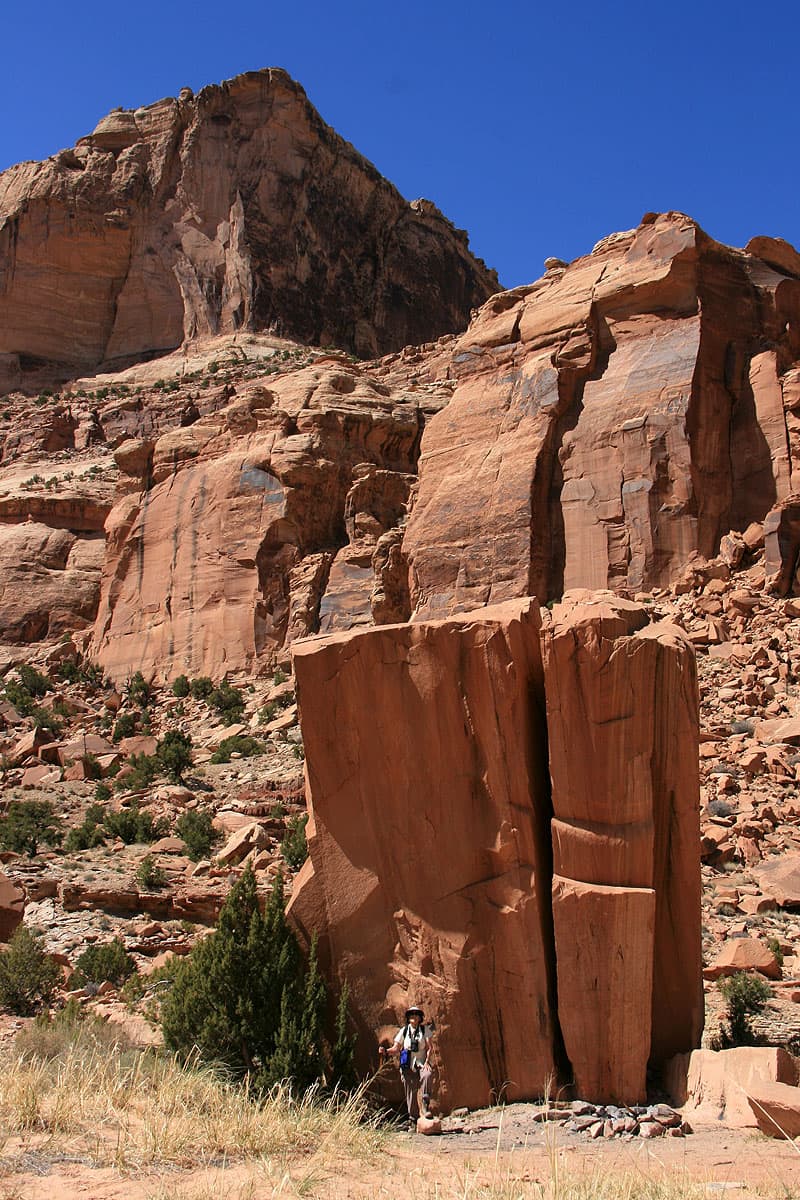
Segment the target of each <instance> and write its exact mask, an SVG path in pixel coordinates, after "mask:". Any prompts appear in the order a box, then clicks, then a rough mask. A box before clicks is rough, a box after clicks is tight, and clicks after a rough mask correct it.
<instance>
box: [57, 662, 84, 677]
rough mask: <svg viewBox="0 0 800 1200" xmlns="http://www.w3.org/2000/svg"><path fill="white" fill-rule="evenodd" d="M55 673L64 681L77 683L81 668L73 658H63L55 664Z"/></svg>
mask: <svg viewBox="0 0 800 1200" xmlns="http://www.w3.org/2000/svg"><path fill="white" fill-rule="evenodd" d="M55 674H56V675H57V676H58V678H59V679H63V680H64V682H65V683H77V682H78V680H79V679H80V677H81V669H80V667H79V666H78V663H77V662H76V660H75V659H74V658H65V659H62V661H61V662H60V663H59V664H58V665H57V666H56V668H55Z"/></svg>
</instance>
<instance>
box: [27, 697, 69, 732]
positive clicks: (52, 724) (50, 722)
mask: <svg viewBox="0 0 800 1200" xmlns="http://www.w3.org/2000/svg"><path fill="white" fill-rule="evenodd" d="M30 716H32V717H33V723H34V725H35V726H36V728H37V729H44V730H45V732H46V733H52V735H53V737H54V738H57V737H60V735H61V731H62V729H63V728H64V722H63V721H61V720H59V718H58V717H57V716H56V714H55V713H54V712H51V711H50V709H49V708H40V707H39V705H38V704H36V705H34V707H33V710H32V712H31V713H30Z"/></svg>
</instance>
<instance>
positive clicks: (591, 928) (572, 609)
mask: <svg viewBox="0 0 800 1200" xmlns="http://www.w3.org/2000/svg"><path fill="white" fill-rule="evenodd" d="M542 643H543V650H544V669H545V694H546V703H547V733H548V746H549V755H550V778H551V781H552V804H553V822H552V833H553V836H552V842H553V872H554V876H553V920H554V925H555V939H556V959H557V980H558V995H559V1016H560V1020H561V1029H562V1032H563V1035H564V1043H565V1048H566V1052H567V1056H568V1057H569V1059H570V1062H571V1063H572V1067H573V1071H574V1076H575V1082H576V1087H577V1091H578V1094H579V1095H580V1096H603V1097H607V1098H610V1099H613V1100H618V1101H622V1102H625V1101H628V1102H630V1101H631V1099H632V1098H633V1097H639V1098H643V1097H644V1095H645V1090H646V1089H645V1072H646V1067H647V1062H648V1059H649V1058H651V1057H652V1058H654V1059H655V1060H656V1061H657V1062H664V1061H666V1060H667V1059H669V1058H671V1057H672V1055H673V1054H676V1053H677V1052H678V1051H679V1050H681V1049H685V1048H686V1047H687V1046H693V1045H696V1044H697V1041H698V1039H699V1036H700V1033H701V1031H702V1027H703V994H702V982H701V977H700V972H701V966H702V962H701V946H700V859H699V855H698V851H697V836H698V825H699V804H698V795H699V778H698V767H697V756H696V754H694V753H690V752H689V748H690V747H693V746H694V745H695V744H696V742H697V737H698V694H697V678H696V672H695V664H694V654H693V652H692V650H691V648H690V646H689V645H688V643H687V641H686V639H685V636H684V635H683V633H682V631H680V630H679V629H677V627H675V626H671V625H667V624H664V623H660V624H655V625H648V624H647V613H646V611H645V609H644V608H642V607H639V606H638V605H634V604H632V603H630V602H626V601H624V600H619V599H616V598H611V597H610V596H606V597H605V598H604V597H602V596H600V597H596V598H591V599H590V598H585V597H583V596H580V595H577V596H569V595H568V596H567V597H566V598H565V602H564V603H563V604H561V605H556V606H555V608H554V610H553V613H552V615H550V614H548V615H547V616H546V619H545V623H544V627H543V631H542ZM623 1068H625V1069H627V1070H628V1071H629V1074H628V1075H625V1074H622V1073H621V1072H622V1070H623Z"/></svg>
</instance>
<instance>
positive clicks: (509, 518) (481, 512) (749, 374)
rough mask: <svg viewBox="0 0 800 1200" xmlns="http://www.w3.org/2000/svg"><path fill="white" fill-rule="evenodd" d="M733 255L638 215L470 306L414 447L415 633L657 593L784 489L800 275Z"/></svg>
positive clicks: (788, 267) (798, 351)
mask: <svg viewBox="0 0 800 1200" xmlns="http://www.w3.org/2000/svg"><path fill="white" fill-rule="evenodd" d="M790 249H791V248H788V250H790ZM748 250H749V253H748V252H744V251H740V250H732V249H730V248H728V247H725V246H721V245H719V244H718V243H716V242H714V241H712V239H711V238H709V237H708V236H707V235H706V234H705V233H704V232H703V231H702V230H701V229H700V228H699V227H698V226H697V225H696V224H695V223H694V222H693V221H691V220H690V219H689V218H688V217H685V216H683V215H681V214H676V213H670V214H666V215H664V216H659V217H655V216H653V215H652V214H651V215H648V216H647V217H646V218H645V220H644V221H643V223H642V225H640V226H639V228H638V229H635V230H631V231H629V232H628V233H624V234H614V235H612V236H611V237H609V238H606V239H604V240H603V241H602V242H600V243H599V244H598V245H597V246H596V247H595V249H594V251H593V252H592V253H591V254H590V255H588V256H586V257H585V258H580V259H577V260H576V261H575V262H574V263H572V264H571V265H570V266H568V267H566V268H563V267H555V268H552V269H550V270H548V272H547V273H546V275H545V276H544V277H543V278H542V279H540V280H538V281H537V282H536V283H534V284H532V285H531V286H530V287H523V288H517V289H516V290H514V291H511V292H504V293H501V294H500V295H498V296H495V297H493V298H492V299H491V300H489V301H488V302H487V304H486V305H484V307H483V308H482V309H481V311H480V313H479V314H478V316H477V318H476V319H475V321H474V322H473V324H472V325H471V326H470V329H469V330H468V331H467V333H466V334H464V335H463V336H462V337H461V338H460V340H459V341H458V343H457V345H456V346H455V348H454V350H453V356H452V362H453V372H454V374H455V376H456V378H457V380H458V386H457V388H456V390H455V393H454V395H453V399H452V401H451V403H450V404H449V405H448V407H447V408H446V409H445V410H444V411H443V412H441V413H440V414H438V416H436V417H435V418H434V419H433V420H432V421H431V422H430V423H429V424H428V426H427V427H426V430H425V436H424V438H423V443H422V456H421V460H420V482H419V496H418V500H417V503H416V505H415V507H414V510H413V512H412V514H411V518H410V520H409V523H408V528H407V531H406V534H405V538H404V541H403V550H404V553H405V555H406V557H407V559H408V561H409V563H410V579H411V596H412V601H413V603H414V605H415V608H416V611H417V612H418V613H419V615H420V616H438V615H443V614H445V613H447V612H453V611H458V610H463V609H466V608H471V607H476V606H478V605H481V604H486V603H492V602H495V601H498V600H502V599H505V598H508V597H511V596H521V595H536V596H538V597H539V599H540V600H542V601H544V600H548V599H552V598H554V597H558V596H560V595H561V594H562V592H563V591H564V590H565V589H567V588H573V587H589V588H607V587H610V588H612V589H614V590H622V589H629V590H631V591H636V590H638V589H641V588H649V587H653V586H661V585H664V584H668V583H670V582H671V581H673V580H674V579H675V578H676V577H677V575H678V574H679V573H680V572H681V571H682V570H683V568H684V567H685V565H686V563H687V561H688V560H689V559H690V557H691V556H692V555H693V554H700V555H702V556H704V557H711V556H712V555H714V554H715V553H716V552H717V549H718V547H719V543H720V539H721V537H722V536H723V535H724V534H726V533H727V532H728V531H729V530H731V529H738V530H743V529H745V528H746V527H747V525H748V524H749V523H750V522H751V521H755V520H758V521H760V520H763V518H764V516H765V515H766V513H767V512H768V511H769V509H770V508H771V506H772V505H773V504H774V503H775V501H776V500H780V499H782V498H783V497H785V496H786V495H787V494H788V492H789V491H790V489H791V488H792V487H793V486H797V484H796V477H797V473H798V467H799V466H800V463H798V459H797V458H796V457H795V456H794V453H795V450H796V446H795V441H794V440H793V438H794V439H795V440H796V439H797V431H795V430H794V424H793V423H792V419H791V418H792V413H793V411H794V408H795V407H797V406H800V388H798V386H797V376H798V372H797V371H796V370H795V371H792V370H790V367H791V364H792V363H793V362H794V361H795V360H796V359H797V358H798V356H800V277H798V271H797V259H798V256H797V255H796V254H795V253H794V252H791V253H788V252H787V247H786V245H785V243H783V244H778V243H774V242H773V241H772V240H771V239H769V238H763V239H755V240H754V241H753V242H752V243H751V244H750V246H749V247H748ZM784 409H786V410H788V415H787V414H786V413H785V412H784ZM790 453H791V454H792V457H791V458H790Z"/></svg>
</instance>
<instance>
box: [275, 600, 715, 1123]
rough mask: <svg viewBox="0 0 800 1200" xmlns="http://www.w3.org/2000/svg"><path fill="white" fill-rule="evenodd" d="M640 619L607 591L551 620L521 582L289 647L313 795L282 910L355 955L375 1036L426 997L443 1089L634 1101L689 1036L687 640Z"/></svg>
mask: <svg viewBox="0 0 800 1200" xmlns="http://www.w3.org/2000/svg"><path fill="white" fill-rule="evenodd" d="M645 621H646V616H645V614H644V612H643V610H641V609H639V608H638V607H637V606H635V605H632V604H627V605H626V604H625V602H620V601H618V600H616V599H615V598H614V597H613V596H611V595H608V596H606V597H604V598H602V599H601V600H600V601H598V602H597V603H596V604H594V605H593V604H590V603H585V604H580V605H577V606H572V607H569V606H564V608H563V609H562V610H561V611H559V612H557V613H556V614H555V615H554V616H553V617H549V616H548V617H547V618H546V621H545V624H544V626H543V627H540V618H539V613H538V607H537V605H536V603H535V601H533V600H531V599H527V600H522V601H510V602H507V603H506V604H504V605H496V606H491V607H489V608H484V609H480V610H475V611H474V612H471V613H469V614H464V615H461V616H458V617H454V618H452V619H449V620H445V621H432V622H417V623H411V624H406V625H391V626H386V627H384V628H382V629H377V630H366V631H363V632H357V633H341V634H334V635H331V636H329V637H325V638H319V639H314V640H311V639H308V640H304V641H300V642H298V643H296V644H295V646H294V648H293V657H294V666H295V673H296V680H297V687H298V695H299V700H300V709H301V720H302V728H303V738H304V742H305V751H306V763H307V780H308V787H307V798H308V804H309V810H310V813H311V819H310V822H309V827H308V842H309V860H308V862H307V863H306V865H305V867H304V868H303V871H302V872H301V875H300V877H299V879H298V882H297V885H296V887H295V891H294V895H293V898H292V904H291V909H290V911H291V914H292V917H293V919H294V921H295V922H296V923H297V924H298V925H299V926H300V928H301V929H303V931H304V932H305V934H306V935H307V936H310V935H311V933H312V932H317V933H318V934H319V935H320V937H321V951H322V954H323V959H324V962H325V963H326V964H327V967H328V970H329V971H330V972H331V973H332V974H334V975H338V977H339V980H340V981H343V980H347V981H348V984H349V987H350V995H351V999H352V1004H353V1011H354V1014H355V1015H356V1017H357V1019H358V1021H359V1025H360V1027H361V1032H362V1035H363V1036H362V1040H361V1052H362V1054H364V1056H365V1059H366V1056H367V1054H368V1051H369V1045H370V1040H371V1039H372V1038H374V1037H375V1035H376V1032H377V1034H378V1036H381V1035H385V1034H387V1033H388V1032H389V1031H390V1030H392V1029H393V1027H396V1025H397V1023H398V1021H399V1020H400V1019H401V1018H402V1014H403V1012H404V1009H405V1007H406V1006H407V1005H408V1004H409V1003H410V1002H412V1001H414V1002H417V1003H421V1004H422V1005H423V1007H424V1008H425V1010H426V1013H428V1014H429V1015H430V1016H433V1017H435V1019H436V1022H437V1035H436V1040H437V1046H438V1057H439V1061H440V1064H441V1073H442V1078H441V1084H440V1095H441V1102H442V1104H443V1106H444V1108H445V1110H446V1109H447V1108H448V1107H449V1106H451V1105H453V1104H467V1105H471V1106H475V1105H482V1104H485V1103H487V1102H488V1101H489V1100H490V1099H491V1098H492V1096H495V1097H496V1096H497V1095H498V1094H499V1092H500V1091H503V1094H504V1095H505V1096H506V1097H507V1098H509V1099H514V1098H525V1097H533V1096H536V1095H540V1094H542V1092H543V1090H544V1089H545V1083H546V1079H547V1078H548V1076H550V1075H552V1074H553V1072H555V1073H556V1074H557V1075H559V1076H560V1078H561V1082H563V1083H571V1082H573V1081H574V1083H575V1085H576V1087H577V1088H578V1090H579V1092H580V1094H581V1095H583V1096H588V1097H589V1098H591V1099H594V1100H599V1101H618V1102H622V1103H626V1102H627V1103H631V1102H634V1101H638V1100H640V1099H642V1097H643V1095H644V1090H645V1073H646V1069H647V1066H648V1062H650V1063H652V1064H653V1065H654V1066H656V1067H658V1066H660V1065H661V1064H662V1063H663V1062H664V1061H665V1059H666V1058H667V1057H669V1056H671V1055H672V1054H673V1053H675V1052H677V1051H680V1050H688V1049H690V1048H691V1047H693V1046H694V1045H696V1044H697V1042H698V1039H699V1033H700V1026H701V1022H702V993H701V990H700V988H701V982H700V906H699V893H700V872H699V851H698V840H699V838H698V833H699V830H698V783H697V767H696V762H697V736H698V735H697V691H696V678H695V672H694V660H693V655H692V652H691V649H690V647H689V646H688V644H687V643H686V642H685V641H684V640H683V639H682V637H681V636H680V634H679V633H678V631H676V630H674V629H672V627H659V626H653V627H651V628H648V629H642V628H641V626H642V625H644V623H645ZM542 645H543V646H544V667H543V663H542V652H541V646H542ZM548 745H549V762H550V771H549V778H548V772H547V761H546V760H547V754H548V750H547V747H548ZM576 773H577V778H576V779H573V776H574V775H575V774H576ZM551 794H552V801H551ZM692 837H693V840H692ZM556 984H557V988H556ZM556 994H557V996H558V999H557V1004H556V999H555V998H556ZM562 1034H563V1043H562ZM564 1048H565V1049H566V1055H567V1058H568V1059H569V1060H570V1062H569V1063H567V1062H565V1060H564V1056H563V1049H564Z"/></svg>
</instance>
